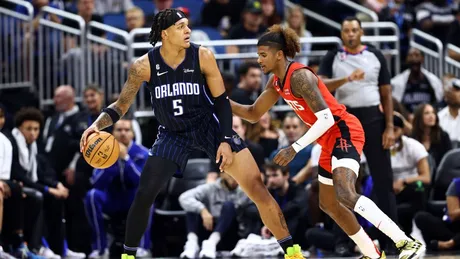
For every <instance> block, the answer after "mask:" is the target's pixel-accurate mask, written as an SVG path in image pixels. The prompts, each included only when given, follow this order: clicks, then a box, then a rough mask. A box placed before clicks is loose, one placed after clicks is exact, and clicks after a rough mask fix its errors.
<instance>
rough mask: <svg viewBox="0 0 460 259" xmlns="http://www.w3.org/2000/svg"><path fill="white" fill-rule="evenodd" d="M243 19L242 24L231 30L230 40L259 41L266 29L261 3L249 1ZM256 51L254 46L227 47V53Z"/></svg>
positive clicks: (255, 0)
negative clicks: (263, 23) (258, 38)
mask: <svg viewBox="0 0 460 259" xmlns="http://www.w3.org/2000/svg"><path fill="white" fill-rule="evenodd" d="M241 17H242V22H241V23H239V24H237V25H235V26H233V27H232V28H231V29H230V32H229V33H228V36H227V38H228V39H231V40H236V39H257V37H259V36H260V35H261V34H262V33H263V32H265V30H266V27H265V26H263V25H262V22H263V16H262V7H261V4H260V2H259V1H257V0H248V1H247V2H246V5H245V8H244V10H243V13H242V14H241ZM256 50H257V48H255V47H254V46H239V47H238V46H227V53H245V52H256Z"/></svg>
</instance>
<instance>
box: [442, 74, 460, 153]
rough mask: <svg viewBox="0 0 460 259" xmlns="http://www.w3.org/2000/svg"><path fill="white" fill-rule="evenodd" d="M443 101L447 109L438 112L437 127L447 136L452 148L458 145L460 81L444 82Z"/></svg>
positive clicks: (459, 140) (459, 141)
mask: <svg viewBox="0 0 460 259" xmlns="http://www.w3.org/2000/svg"><path fill="white" fill-rule="evenodd" d="M444 100H445V101H446V103H447V107H445V108H444V109H442V110H441V111H439V113H438V117H439V125H440V126H441V128H442V129H443V130H444V131H446V132H447V133H448V134H449V137H450V140H451V141H452V144H453V146H455V147H458V145H459V144H460V79H456V78H451V79H449V80H448V81H447V82H446V87H445V92H444Z"/></svg>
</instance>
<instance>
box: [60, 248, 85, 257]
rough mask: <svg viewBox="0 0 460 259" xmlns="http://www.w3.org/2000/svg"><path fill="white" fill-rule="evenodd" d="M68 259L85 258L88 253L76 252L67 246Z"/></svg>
mask: <svg viewBox="0 0 460 259" xmlns="http://www.w3.org/2000/svg"><path fill="white" fill-rule="evenodd" d="M65 258H66V259H85V258H86V254H85V253H78V252H74V251H72V250H70V249H68V248H67V253H66V257H65Z"/></svg>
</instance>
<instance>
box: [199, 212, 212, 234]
mask: <svg viewBox="0 0 460 259" xmlns="http://www.w3.org/2000/svg"><path fill="white" fill-rule="evenodd" d="M200 214H201V218H202V219H203V226H204V228H205V229H206V230H208V231H212V225H213V217H212V215H211V213H209V211H208V210H207V209H206V208H204V209H203V210H202V211H201V213H200Z"/></svg>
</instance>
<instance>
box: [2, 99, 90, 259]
mask: <svg viewBox="0 0 460 259" xmlns="http://www.w3.org/2000/svg"><path fill="white" fill-rule="evenodd" d="M15 125H16V127H15V128H14V129H13V130H12V132H11V135H10V136H9V137H10V141H11V144H12V146H13V162H12V179H13V180H16V181H18V182H22V183H23V185H24V187H27V188H29V189H30V191H29V193H31V194H32V195H34V196H37V197H40V199H41V197H43V207H42V208H40V209H41V210H43V212H44V213H45V217H44V219H45V227H46V230H47V231H46V232H47V236H46V238H47V240H49V244H50V251H47V252H48V253H49V254H52V255H53V256H54V253H52V251H55V252H57V254H61V255H66V256H74V257H77V258H85V257H86V256H85V254H82V253H75V252H73V251H71V250H70V249H64V243H65V236H64V231H63V230H64V227H65V226H64V223H63V219H64V215H63V208H64V207H63V206H64V203H63V200H65V199H66V198H67V197H68V195H69V191H68V189H67V188H66V187H64V185H63V184H62V183H61V182H58V181H56V180H55V179H56V173H55V172H54V170H53V169H52V168H51V167H50V166H49V163H48V161H46V158H45V157H43V156H42V155H40V154H39V153H38V148H37V143H36V140H37V138H38V136H39V134H40V127H41V126H42V125H43V115H42V113H41V112H40V111H39V110H37V109H35V108H23V109H21V110H20V111H19V112H18V113H17V114H16V116H15ZM26 193H27V192H26ZM29 193H27V196H29ZM35 218H37V216H36V215H35ZM36 224H42V223H41V222H40V223H36Z"/></svg>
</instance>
